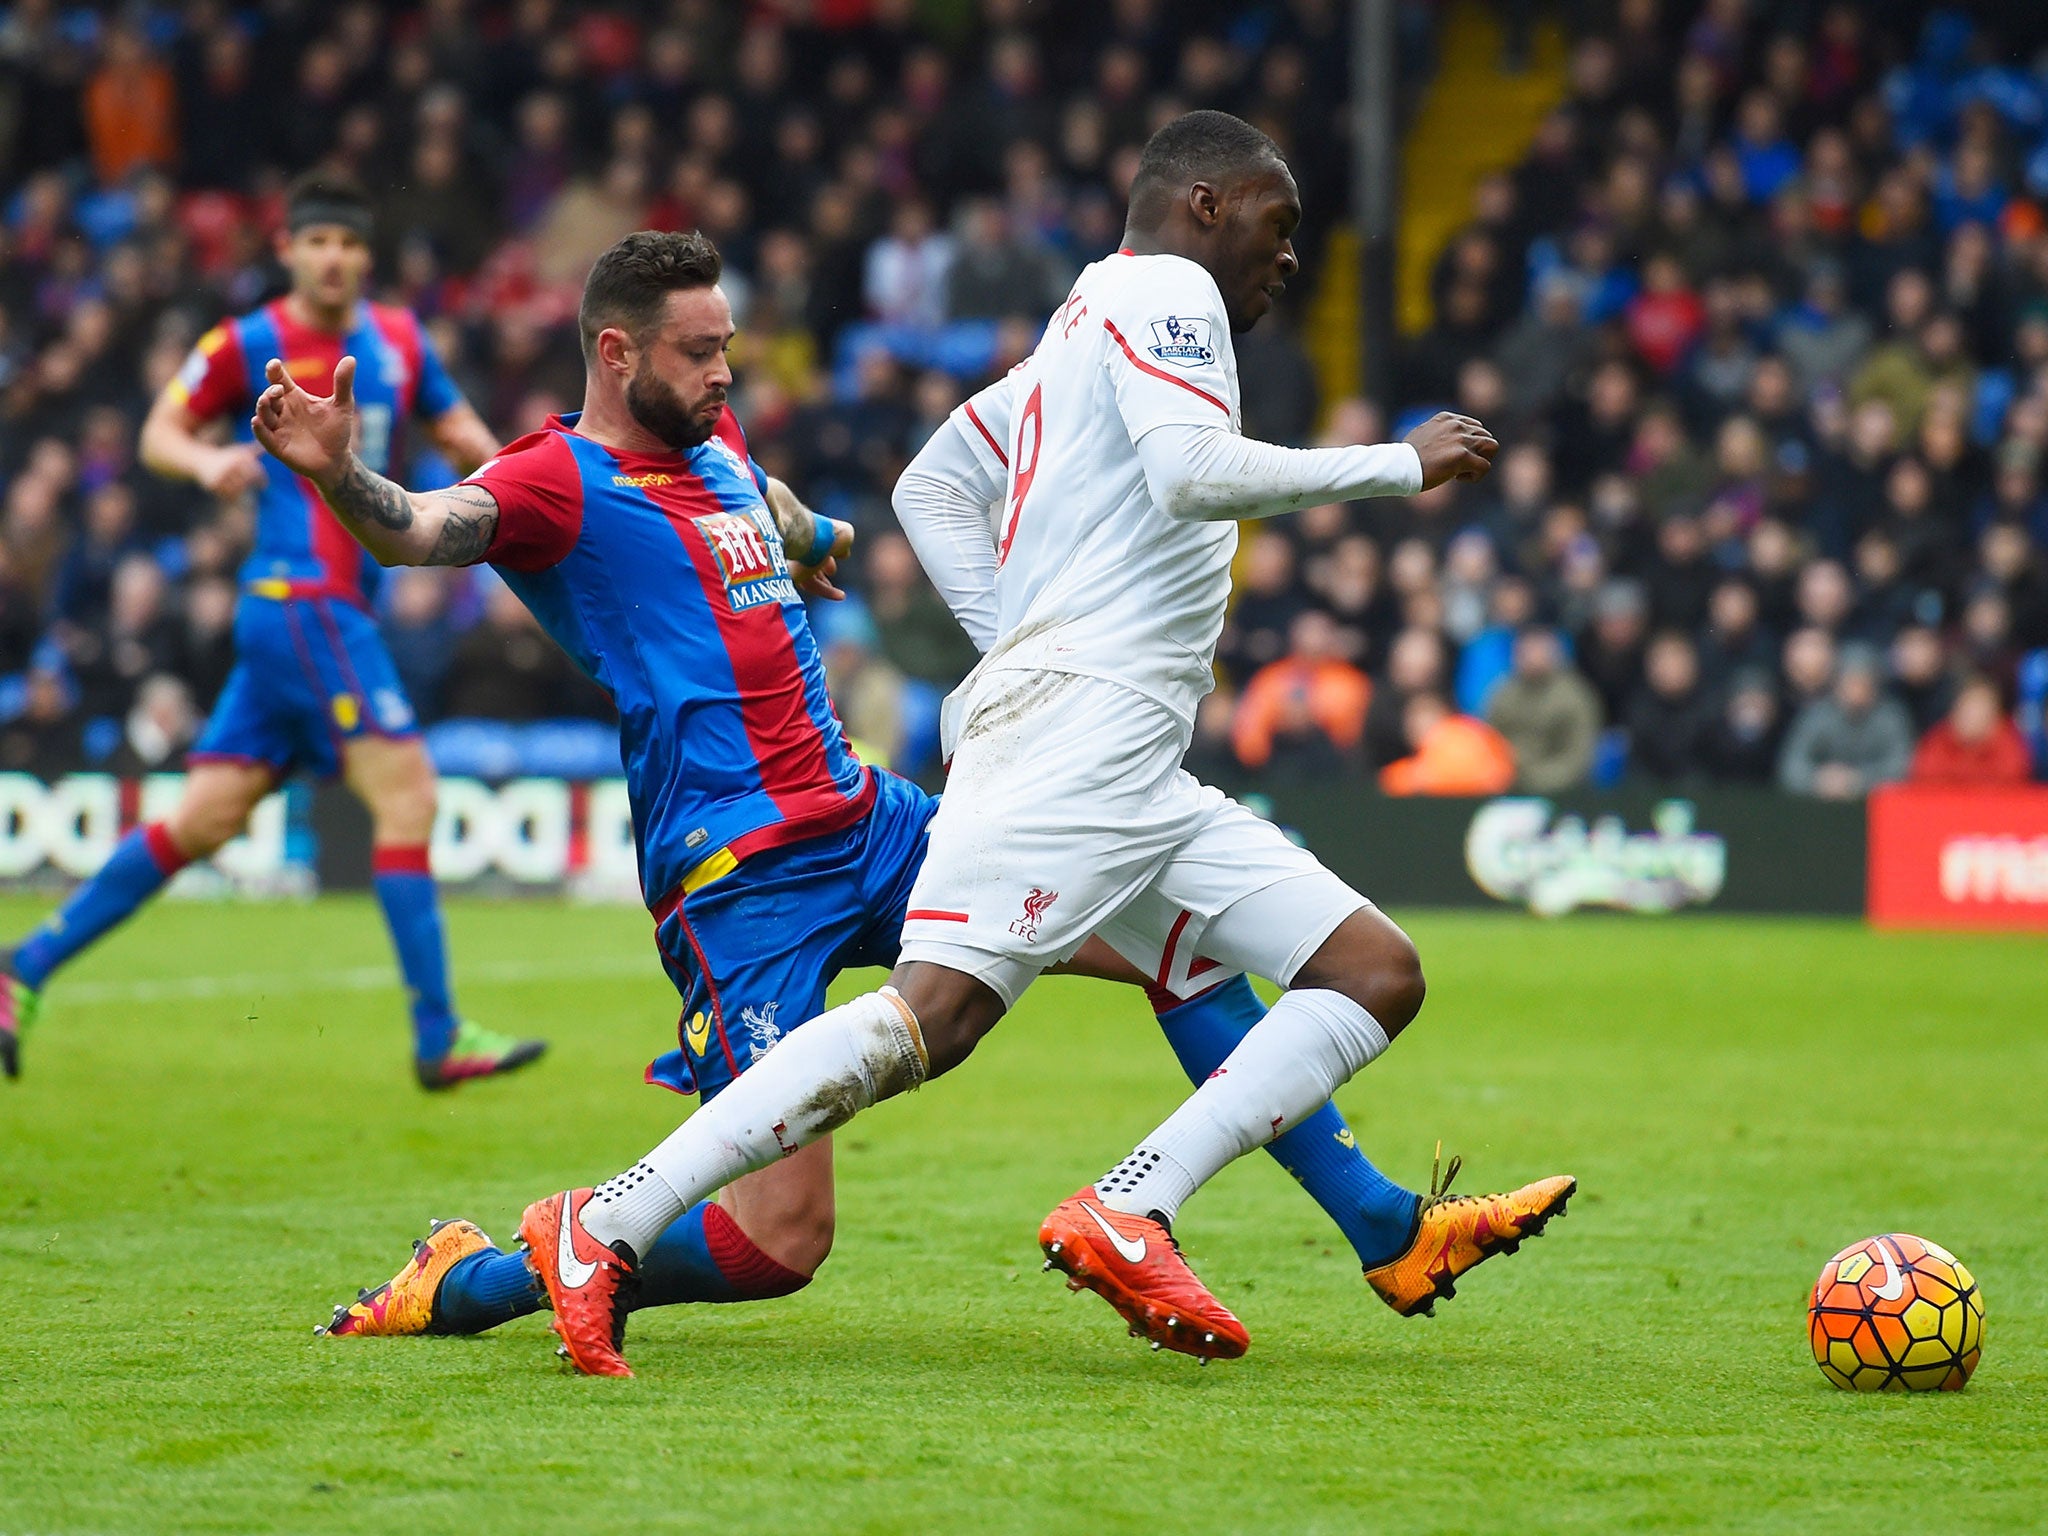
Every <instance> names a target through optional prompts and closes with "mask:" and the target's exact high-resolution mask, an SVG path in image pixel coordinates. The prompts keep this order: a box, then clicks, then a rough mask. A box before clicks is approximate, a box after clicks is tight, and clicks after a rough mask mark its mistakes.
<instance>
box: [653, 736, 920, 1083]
mask: <svg viewBox="0 0 2048 1536" xmlns="http://www.w3.org/2000/svg"><path fill="white" fill-rule="evenodd" d="M938 808H939V802H938V801H937V800H936V799H935V798H933V797H932V796H930V795H928V794H926V793H925V792H924V791H923V790H921V789H919V788H918V787H917V786H916V785H915V784H913V783H911V782H910V781H909V780H908V779H901V778H898V777H897V776H896V775H895V774H893V773H885V772H882V771H881V770H879V769H878V770H876V771H875V803H874V807H873V809H871V810H870V811H869V812H868V814H867V815H865V816H863V817H862V818H861V819H860V820H859V821H857V822H855V823H854V824H853V825H852V826H850V827H847V828H845V829H844V830H843V831H839V832H831V833H827V834H826V835H825V836H823V837H813V838H806V839H805V840H804V841H802V842H800V843H791V844H790V845H789V846H788V847H786V848H770V849H767V850H765V851H763V852H761V853H757V854H754V855H752V856H751V857H749V858H747V859H746V860H744V861H743V862H742V863H741V864H740V865H739V867H738V868H736V869H735V870H733V871H732V873H731V874H728V875H722V876H720V877H719V878H718V879H716V880H713V881H711V882H710V883H708V884H706V885H704V886H701V887H699V888H698V889H697V890H695V891H692V892H691V893H690V894H689V895H687V896H685V897H684V898H683V900H682V903H681V905H679V906H678V907H677V908H676V910H675V911H673V912H672V913H670V914H669V915H668V916H667V917H666V918H664V919H663V920H662V922H661V924H660V926H659V927H657V928H656V929H655V942H656V943H657V944H659V945H660V946H661V959H662V964H663V965H664V966H665V967H666V968H667V970H668V975H669V980H671V981H673V982H674V983H675V986H676V991H678V992H680V993H681V994H682V997H683V1012H682V1017H681V1019H680V1020H678V1021H677V1026H676V1034H677V1037H678V1041H679V1043H680V1045H681V1049H680V1050H674V1051H670V1052H669V1053H668V1054H667V1055H665V1056H663V1057H661V1058H660V1059H659V1060H657V1061H656V1062H654V1063H653V1064H652V1065H651V1066H649V1067H648V1069H647V1081H648V1082H650V1083H655V1084H658V1085H660V1086H661V1087H664V1088H673V1089H675V1090H676V1091H677V1092H678V1093H700V1094H702V1095H703V1096H704V1098H705V1099H706V1100H709V1099H710V1098H712V1097H713V1096H714V1095H715V1094H716V1093H717V1092H718V1091H719V1090H720V1089H721V1088H724V1087H725V1086H726V1085H727V1084H728V1083H730V1082H731V1081H732V1080H733V1079H734V1078H735V1077H737V1076H739V1074H740V1073H742V1072H744V1071H746V1069H747V1067H748V1065H749V1064H750V1063H751V1062H752V1061H753V1059H754V1057H755V1056H756V1055H758V1054H759V1053H761V1052H762V1051H765V1050H767V1049H768V1047H769V1046H771V1045H773V1044H774V1043H775V1042H776V1041H777V1040H780V1039H781V1038H782V1036H783V1033H784V1032H785V1031H787V1030H791V1029H794V1028H796V1026H797V1025H799V1024H801V1023H803V1022H804V1021H805V1020H806V1019H811V1018H815V1017H816V1016H817V1015H818V1014H820V1013H822V1012H824V1009H825V988H826V987H827V986H829V985H830V984H831V982H832V979H833V978H834V977H835V976H837V975H838V974H839V973H840V972H841V971H842V970H845V969H847V968H848V967H850V966H858V965H894V964H895V963H896V947H897V944H898V943H899V942H900V941H901V939H902V936H903V914H904V911H905V910H906V909H907V908H908V906H909V904H910V887H911V885H912V884H913V883H914V882H915V881H916V879H917V871H918V867H919V866H920V865H922V864H923V863H924V849H925V829H926V828H927V827H928V826H930V824H931V819H932V815H933V813H934V812H935V811H937V810H938Z"/></svg>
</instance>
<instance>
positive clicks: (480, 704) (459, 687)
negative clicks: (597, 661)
mask: <svg viewBox="0 0 2048 1536" xmlns="http://www.w3.org/2000/svg"><path fill="white" fill-rule="evenodd" d="M446 688H447V694H446V698H447V708H448V713H449V714H450V715H451V716H455V717H467V716H481V717H483V718H486V719H491V720H545V719H548V718H549V717H551V716H558V715H560V716H577V715H582V716H590V717H593V718H596V719H600V720H601V719H608V718H610V717H611V705H610V703H609V701H607V700H606V699H605V697H604V695H603V694H601V693H599V692H598V691H597V688H596V685H595V684H593V683H591V682H590V681H589V679H587V678H585V677H584V676H583V674H582V673H581V672H578V671H577V670H576V667H575V664H574V663H573V662H571V661H570V660H569V658H568V657H567V656H564V655H563V654H562V652H561V649H560V648H559V647H558V646H557V645H556V644H555V643H554V641H552V640H550V639H549V638H548V637H547V632H546V631H545V630H543V629H542V628H541V627H540V623H539V621H538V620H536V619H535V618H534V616H533V615H532V614H530V613H528V612H527V610H526V605H525V604H524V603H522V602H521V601H520V600H519V598H518V596H517V594H515V593H514V592H513V590H512V589H511V588H510V587H508V586H506V585H505V584H504V583H503V582H502V581H493V582H492V583H491V585H490V590H489V592H488V594H487V595H486V596H485V598H484V621H483V623H481V624H479V625H478V626H477V627H476V628H474V629H472V630H470V631H469V633H468V634H466V635H464V636H463V637H462V639H461V640H460V641H459V642H457V644H456V647H455V654H454V656H453V657H452V658H450V661H449V665H448V672H447V684H446Z"/></svg>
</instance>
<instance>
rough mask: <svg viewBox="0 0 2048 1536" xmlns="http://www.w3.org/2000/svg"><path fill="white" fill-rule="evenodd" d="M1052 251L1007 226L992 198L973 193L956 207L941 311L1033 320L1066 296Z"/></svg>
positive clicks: (962, 315)
mask: <svg viewBox="0 0 2048 1536" xmlns="http://www.w3.org/2000/svg"><path fill="white" fill-rule="evenodd" d="M1068 275H1069V274H1064V273H1062V271H1061V270H1060V267H1059V265H1058V263H1057V262H1056V260H1055V259H1054V257H1053V255H1052V253H1051V252H1050V251H1048V250H1046V249H1045V248H1044V247H1043V246H1040V245H1038V244H1036V243H1035V242H1033V241H1032V240H1031V238H1030V237H1029V236H1028V235H1025V234H1021V233H1014V232H1013V231H1012V230H1011V229H1010V221H1009V216H1008V214H1007V213H1006V212H1005V211H1004V209H1003V205H1002V204H1001V203H999V202H997V201H996V200H995V199H994V198H990V197H982V198H975V199H973V200H971V201H970V202H968V203H967V205H966V206H965V208H964V209H963V210H962V211H961V215H960V222H959V233H958V236H957V238H956V240H955V243H954V246H953V258H952V261H951V263H950V265H949V268H948V271H947V276H946V287H945V293H946V314H947V316H948V318H950V319H954V320H979V319H990V320H993V319H997V318H1000V317H1001V316H1003V315H1013V314H1022V315H1026V316H1028V317H1030V319H1032V320H1033V321H1034V322H1037V321H1039V320H1041V319H1042V318H1043V317H1044V316H1045V315H1048V314H1050V313H1051V312H1052V308H1053V306H1054V305H1056V304H1058V303H1059V301H1060V300H1061V299H1062V298H1064V297H1065V296H1066V281H1065V280H1066V277H1067V276H1068Z"/></svg>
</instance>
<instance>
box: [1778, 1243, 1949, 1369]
mask: <svg viewBox="0 0 2048 1536" xmlns="http://www.w3.org/2000/svg"><path fill="white" fill-rule="evenodd" d="M1806 1324H1807V1333H1808V1336H1809V1338H1810V1339H1811V1341H1812V1343H1813V1361H1814V1364H1816V1365H1818V1366H1819V1367H1820V1373H1821V1374H1822V1375H1823V1376H1825V1377H1827V1379H1828V1380H1829V1381H1832V1382H1833V1383H1834V1384H1835V1385H1836V1386H1838V1387H1843V1388H1846V1389H1849V1390H1853V1391H1857V1392H1934V1391H1941V1392H1957V1391H1960V1390H1961V1389H1962V1386H1963V1383H1964V1382H1966V1381H1968V1380H1969V1379H1970V1372H1972V1371H1974V1370H1975V1369H1977V1356H1978V1354H1979V1353H1980V1352H1981V1351H1982V1349H1983V1347H1984V1298H1983V1297H1982V1296H1981V1295H1979V1294H1978V1291H1977V1282H1976V1280H1975V1279H1973V1278H1972V1277H1971V1274H1970V1272H1969V1270H1967V1269H1965V1268H1964V1267H1963V1265H1962V1263H1961V1261H1959V1260H1958V1259H1957V1258H1956V1256H1955V1255H1954V1254H1952V1253H1950V1252H1949V1251H1948V1250H1947V1249H1945V1248H1942V1247H1940V1246H1938V1245H1937V1244H1934V1243H1930V1242H1928V1241H1927V1240H1926V1239H1925V1238H1921V1237H1912V1236H1909V1235H1907V1234H1906V1233H1904V1232H1891V1233H1887V1234H1886V1235H1884V1236H1883V1237H1866V1238H1865V1239H1864V1240H1863V1241H1862V1242H1860V1243H1851V1244H1850V1245H1849V1246H1848V1247H1846V1248H1844V1249H1843V1250H1842V1251H1841V1252H1840V1253H1838V1254H1836V1255H1835V1256H1834V1257H1833V1258H1832V1259H1829V1260H1828V1261H1827V1263H1826V1264H1825V1265H1824V1266H1823V1267H1822V1269H1821V1272H1820V1279H1818V1280H1816V1281H1815V1282H1814V1285H1813V1300H1812V1302H1811V1303H1810V1304H1809V1305H1808V1306H1807V1309H1806Z"/></svg>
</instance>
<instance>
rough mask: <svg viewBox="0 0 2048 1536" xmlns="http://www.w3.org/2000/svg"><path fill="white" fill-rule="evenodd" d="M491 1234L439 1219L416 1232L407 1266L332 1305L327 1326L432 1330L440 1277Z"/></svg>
mask: <svg viewBox="0 0 2048 1536" xmlns="http://www.w3.org/2000/svg"><path fill="white" fill-rule="evenodd" d="M490 1246H492V1245H491V1240H490V1239H489V1238H488V1237H486V1236H484V1234H483V1229H482V1228H480V1227H478V1226H477V1225H476V1224H475V1223H474V1222H469V1221H437V1222H435V1223H434V1224H433V1226H432V1227H430V1228H429V1229H428V1231H427V1235H426V1236H425V1237H422V1238H415V1239H414V1240H413V1245H412V1257H411V1258H409V1259H407V1260H406V1261H405V1268H403V1269H401V1270H400V1271H399V1272H398V1273H397V1274H395V1275H393V1276H392V1277H391V1278H390V1279H389V1280H387V1281H385V1282H384V1283H383V1284H382V1285H380V1286H378V1287H377V1288H376V1289H375V1290H373V1291H360V1292H358V1293H357V1294H356V1299H355V1300H354V1301H351V1302H347V1303H344V1304H343V1305H341V1306H338V1307H336V1308H335V1309H334V1316H333V1318H332V1319H331V1320H329V1322H328V1324H327V1326H326V1327H324V1328H315V1329H314V1330H313V1331H314V1332H315V1333H324V1334H326V1335H327V1336H328V1337H329V1338H333V1339H390V1338H399V1337H402V1336H406V1335H411V1334H420V1333H431V1332H433V1326H434V1297H435V1296H436V1295H438V1294H439V1292H440V1290H441V1281H442V1280H443V1279H444V1278H445V1277H446V1276H447V1273H448V1271H449V1270H451V1269H453V1268H454V1267H455V1266H456V1265H457V1264H459V1263H461V1262H462V1260H464V1259H466V1258H468V1257H469V1256H470V1255H471V1254H472V1253H480V1252H482V1251H483V1250H484V1249H486V1248H489V1247H490Z"/></svg>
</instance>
